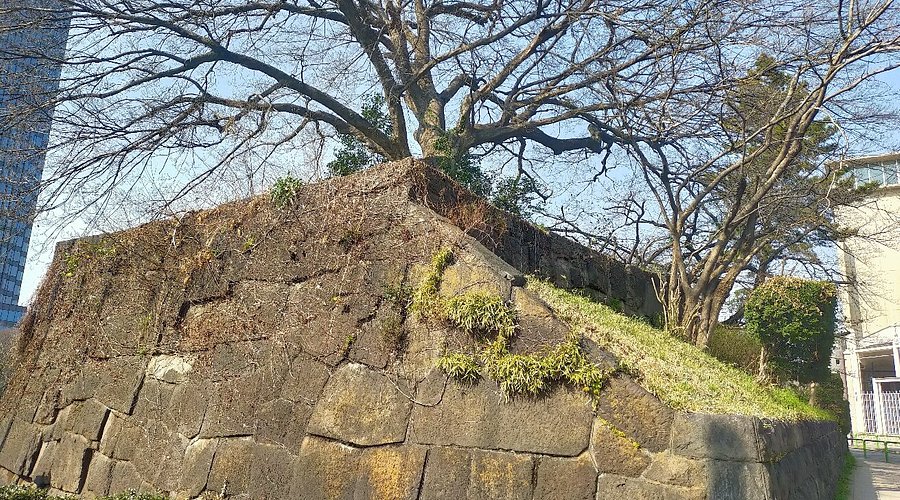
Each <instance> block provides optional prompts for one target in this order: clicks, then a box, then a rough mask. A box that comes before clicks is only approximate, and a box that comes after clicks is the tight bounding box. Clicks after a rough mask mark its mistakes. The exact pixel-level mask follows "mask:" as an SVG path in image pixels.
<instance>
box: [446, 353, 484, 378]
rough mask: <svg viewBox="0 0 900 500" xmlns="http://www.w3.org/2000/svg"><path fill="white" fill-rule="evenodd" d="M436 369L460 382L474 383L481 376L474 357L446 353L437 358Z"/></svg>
mask: <svg viewBox="0 0 900 500" xmlns="http://www.w3.org/2000/svg"><path fill="white" fill-rule="evenodd" d="M438 368H440V369H441V370H443V371H444V373H446V374H447V375H449V376H451V377H453V378H455V379H456V380H459V381H460V382H467V383H470V384H471V383H475V382H476V381H477V380H478V379H479V378H481V374H480V373H479V368H478V362H477V361H475V357H474V356H470V355H468V354H462V353H448V354H445V355H443V356H441V357H440V358H438Z"/></svg>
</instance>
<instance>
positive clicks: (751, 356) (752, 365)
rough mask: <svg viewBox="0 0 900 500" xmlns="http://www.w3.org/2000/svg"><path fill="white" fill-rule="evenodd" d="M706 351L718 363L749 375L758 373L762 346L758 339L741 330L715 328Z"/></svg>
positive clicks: (723, 327) (720, 326) (731, 327)
mask: <svg viewBox="0 0 900 500" xmlns="http://www.w3.org/2000/svg"><path fill="white" fill-rule="evenodd" d="M706 349H707V352H709V354H710V355H711V356H712V357H714V358H716V359H718V360H719V361H723V362H725V363H728V364H731V365H734V366H736V367H738V368H740V369H741V370H744V371H745V372H747V373H749V374H751V375H756V374H757V373H759V354H760V351H761V350H762V344H761V343H760V342H759V338H758V337H756V336H755V335H751V334H749V333H747V332H746V331H745V330H744V329H743V328H739V327H734V326H725V325H719V326H717V327H716V329H715V331H714V332H713V334H712V335H711V336H710V338H709V344H708V345H707V346H706Z"/></svg>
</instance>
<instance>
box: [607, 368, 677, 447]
mask: <svg viewBox="0 0 900 500" xmlns="http://www.w3.org/2000/svg"><path fill="white" fill-rule="evenodd" d="M597 413H598V414H599V415H600V416H601V417H603V419H604V420H606V421H607V422H609V423H610V424H611V425H612V426H613V427H615V428H616V429H619V430H621V431H622V432H624V433H625V434H626V435H627V436H628V437H630V438H631V439H634V440H635V441H637V442H638V444H640V445H641V446H642V447H644V448H647V449H648V450H650V451H654V452H657V451H662V450H664V449H665V448H667V447H668V446H669V435H670V432H671V428H672V418H673V414H674V412H673V411H672V409H671V408H669V407H668V406H666V405H665V404H663V403H662V401H660V400H659V399H657V398H656V396H654V395H652V394H650V393H649V392H647V390H646V389H644V388H643V387H641V386H640V385H638V384H637V383H635V382H634V381H633V380H631V379H630V378H628V377H627V376H618V377H614V378H612V379H610V380H609V382H608V383H607V385H606V387H605V388H604V389H603V392H601V394H600V398H599V400H598V405H597Z"/></svg>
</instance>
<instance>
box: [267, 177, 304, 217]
mask: <svg viewBox="0 0 900 500" xmlns="http://www.w3.org/2000/svg"><path fill="white" fill-rule="evenodd" d="M302 187H303V181H301V180H300V179H297V178H296V177H292V176H290V175H288V176H285V177H282V178H281V179H278V180H277V181H275V185H273V186H272V191H271V195H272V203H273V204H274V205H275V207H276V208H279V209H282V208H287V207H291V206H293V205H294V203H296V201H297V194H298V193H300V189H301V188H302Z"/></svg>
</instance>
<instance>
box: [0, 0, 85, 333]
mask: <svg viewBox="0 0 900 500" xmlns="http://www.w3.org/2000/svg"><path fill="white" fill-rule="evenodd" d="M9 3H12V4H15V6H9V7H7V6H5V5H7V2H0V328H3V327H10V326H14V325H15V324H16V323H17V322H18V321H19V319H20V318H21V316H22V313H23V312H24V308H22V307H20V306H19V305H18V302H19V293H20V291H21V287H22V275H23V273H24V271H25V258H26V255H27V253H28V243H29V240H30V239H31V225H32V221H33V219H34V212H35V209H36V205H37V194H38V189H39V184H40V180H41V174H42V172H43V168H44V154H45V151H46V148H47V143H48V139H49V135H50V123H51V121H52V118H53V108H52V104H51V100H52V98H53V96H55V95H56V93H57V90H58V88H59V77H60V68H61V61H62V60H63V57H64V56H65V49H66V39H67V37H68V30H69V26H68V20H67V17H66V16H65V13H64V10H63V9H62V8H61V7H60V6H59V4H57V3H56V2H55V1H54V0H15V1H14V2H9Z"/></svg>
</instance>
